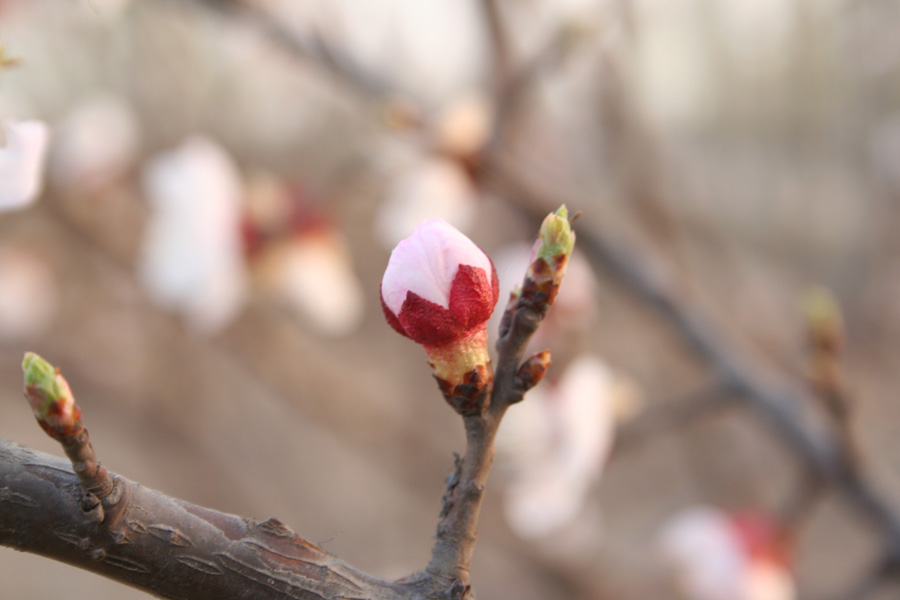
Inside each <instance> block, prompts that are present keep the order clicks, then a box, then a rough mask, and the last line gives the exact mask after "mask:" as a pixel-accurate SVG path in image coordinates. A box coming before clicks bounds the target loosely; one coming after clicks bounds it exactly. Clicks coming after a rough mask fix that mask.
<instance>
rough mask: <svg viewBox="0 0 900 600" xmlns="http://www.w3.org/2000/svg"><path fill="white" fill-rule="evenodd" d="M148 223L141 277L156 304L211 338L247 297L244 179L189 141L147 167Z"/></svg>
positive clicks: (220, 156) (217, 155) (203, 142)
mask: <svg viewBox="0 0 900 600" xmlns="http://www.w3.org/2000/svg"><path fill="white" fill-rule="evenodd" d="M143 183H144V189H145V192H146V195H147V198H148V200H149V201H150V204H151V209H152V211H151V216H150V220H149V223H148V225H147V229H146V232H145V236H144V241H143V249H142V253H141V258H140V264H139V272H140V276H141V280H142V282H143V284H144V287H145V289H146V290H147V292H148V294H149V295H150V297H151V299H153V300H154V301H155V302H157V303H158V304H160V305H161V306H163V307H166V308H170V309H173V310H176V311H178V312H180V313H181V314H183V315H184V316H185V317H186V318H187V321H188V323H190V324H191V325H193V326H194V327H196V328H198V329H200V330H202V331H206V332H213V331H216V330H218V329H220V328H222V327H224V326H225V325H226V324H228V323H229V322H230V321H231V319H232V318H233V317H234V316H235V315H236V314H237V312H238V310H239V309H240V308H241V307H242V306H243V302H244V299H245V297H246V284H247V281H246V279H247V278H246V272H245V271H246V267H245V264H244V258H243V245H242V239H241V228H240V219H241V207H240V198H241V192H242V190H241V180H240V176H239V173H238V171H237V167H236V166H235V165H234V162H233V161H232V159H231V157H230V156H229V155H228V154H227V153H226V152H225V150H224V149H222V148H221V147H220V146H219V145H217V144H215V143H214V142H212V141H209V140H207V139H203V138H194V139H191V140H188V141H186V142H185V143H184V144H183V145H182V146H181V147H180V148H178V149H176V150H173V151H171V152H168V153H166V154H163V155H161V156H159V157H157V158H156V159H154V160H153V162H151V163H150V165H149V166H148V167H147V168H146V170H145V172H144V177H143Z"/></svg>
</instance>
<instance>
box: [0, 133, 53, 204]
mask: <svg viewBox="0 0 900 600" xmlns="http://www.w3.org/2000/svg"><path fill="white" fill-rule="evenodd" d="M3 129H4V134H5V138H6V139H5V143H4V145H3V146H0V212H3V211H7V210H16V209H19V208H24V207H25V206H28V205H29V204H31V203H33V202H34V201H35V200H36V199H37V197H38V195H39V194H40V193H41V189H42V188H43V174H44V157H45V155H46V153H47V141H48V138H49V133H48V131H47V126H46V125H45V124H44V123H42V122H41V121H19V122H16V121H6V122H4V123H3Z"/></svg>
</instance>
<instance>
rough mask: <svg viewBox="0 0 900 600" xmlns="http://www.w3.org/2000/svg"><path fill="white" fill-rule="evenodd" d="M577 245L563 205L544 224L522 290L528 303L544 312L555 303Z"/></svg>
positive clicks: (532, 253)
mask: <svg viewBox="0 0 900 600" xmlns="http://www.w3.org/2000/svg"><path fill="white" fill-rule="evenodd" d="M574 246H575V233H574V232H573V231H572V226H571V224H570V223H569V212H568V211H567V210H566V207H565V205H563V206H561V207H559V210H557V211H556V212H555V213H550V214H549V215H547V217H546V218H545V219H544V222H543V223H542V224H541V231H540V235H539V236H538V239H537V241H535V244H534V248H533V249H532V251H531V265H530V266H529V267H528V273H527V274H526V276H525V286H524V288H523V290H522V298H523V300H524V301H525V302H527V303H529V304H532V305H533V306H535V307H536V308H539V309H541V310H542V311H546V310H547V309H548V308H549V307H550V305H551V304H553V301H554V300H556V294H557V293H558V292H559V285H560V283H562V279H563V277H564V276H565V274H566V265H567V264H568V262H569V256H570V255H571V254H572V248H573V247H574Z"/></svg>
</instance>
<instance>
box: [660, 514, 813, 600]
mask: <svg viewBox="0 0 900 600" xmlns="http://www.w3.org/2000/svg"><path fill="white" fill-rule="evenodd" d="M659 546H660V551H661V554H662V557H663V559H664V560H665V561H666V562H667V564H668V566H669V567H670V568H671V570H672V574H673V576H674V583H675V585H676V586H677V587H678V589H679V591H680V593H682V594H685V595H686V596H687V597H689V598H692V599H695V600H794V599H795V598H796V590H795V586H794V581H793V577H792V575H791V572H790V569H789V568H788V565H787V559H786V557H785V552H784V549H783V547H782V542H780V541H779V539H778V537H777V528H776V527H775V526H774V524H773V523H771V521H770V520H769V519H767V518H764V517H762V516H761V515H754V516H748V515H733V514H729V513H726V512H724V511H722V510H719V509H717V508H712V507H707V506H699V507H694V508H691V509H688V510H685V511H683V512H681V513H679V514H677V515H675V516H673V517H672V518H671V519H670V520H669V521H668V522H667V523H666V524H665V525H664V526H663V528H662V531H661V532H660V538H659Z"/></svg>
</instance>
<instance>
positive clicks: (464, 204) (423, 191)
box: [375, 158, 476, 248]
mask: <svg viewBox="0 0 900 600" xmlns="http://www.w3.org/2000/svg"><path fill="white" fill-rule="evenodd" d="M475 203H476V195H475V190H474V188H473V187H472V184H471V181H470V180H469V178H468V176H467V175H466V173H465V171H464V170H463V169H462V167H460V166H459V165H458V164H457V163H455V162H453V161H450V160H447V159H442V158H431V159H422V160H420V161H418V162H416V163H415V164H413V165H411V166H410V167H408V168H407V169H406V170H405V171H404V172H402V173H400V174H399V175H397V176H396V177H394V178H393V179H392V184H391V186H390V188H389V189H388V190H387V196H386V198H385V200H384V202H383V203H382V204H381V206H380V207H379V209H378V214H377V216H376V217H375V232H376V235H377V236H378V239H379V241H381V243H382V244H383V245H384V246H385V247H386V248H393V247H394V246H395V245H396V244H397V242H399V241H400V240H402V239H403V238H404V237H405V236H406V235H407V234H408V233H409V231H411V230H412V229H413V228H415V227H416V226H417V225H419V223H421V222H422V221H423V220H425V219H434V218H441V219H443V220H445V221H447V222H448V223H449V224H450V225H452V226H453V227H455V228H456V229H461V230H466V229H467V228H468V227H469V225H470V224H471V222H472V217H473V216H474V212H475Z"/></svg>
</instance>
